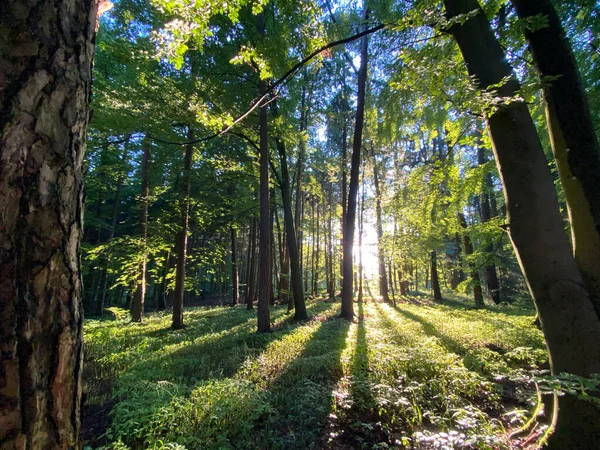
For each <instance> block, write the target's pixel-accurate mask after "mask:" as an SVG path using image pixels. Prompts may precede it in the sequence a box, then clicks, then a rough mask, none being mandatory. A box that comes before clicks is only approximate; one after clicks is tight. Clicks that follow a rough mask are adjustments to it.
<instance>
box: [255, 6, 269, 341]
mask: <svg viewBox="0 0 600 450" xmlns="http://www.w3.org/2000/svg"><path fill="white" fill-rule="evenodd" d="M264 14H265V13H264V11H263V12H262V13H261V14H259V15H258V29H259V32H260V33H261V35H262V36H264V34H265V20H264V19H265V18H264ZM266 91H267V82H266V81H265V80H262V81H261V82H260V84H259V95H261V96H263V95H264V94H265V92H266ZM259 124H260V132H259V134H260V162H259V171H260V220H259V228H260V233H259V246H260V247H259V252H258V257H259V261H258V312H257V316H258V324H257V331H258V332H259V333H265V332H267V331H269V329H270V327H271V323H270V311H269V294H270V293H271V289H272V287H271V283H272V273H271V220H270V219H271V216H270V201H269V136H268V129H267V127H268V122H267V106H266V105H262V106H261V108H260V111H259Z"/></svg>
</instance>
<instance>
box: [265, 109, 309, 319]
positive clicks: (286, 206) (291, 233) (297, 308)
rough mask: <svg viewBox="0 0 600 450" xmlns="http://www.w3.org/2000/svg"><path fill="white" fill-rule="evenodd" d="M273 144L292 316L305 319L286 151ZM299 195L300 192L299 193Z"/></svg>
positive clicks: (280, 146) (279, 142) (282, 143)
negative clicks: (277, 169) (276, 159)
mask: <svg viewBox="0 0 600 450" xmlns="http://www.w3.org/2000/svg"><path fill="white" fill-rule="evenodd" d="M273 108H276V106H273ZM275 111H276V110H275ZM275 145H276V146H277V151H278V153H279V164H280V166H281V197H282V201H283V221H284V228H285V232H286V241H287V250H288V254H289V262H290V265H291V282H292V294H293V302H294V308H293V309H294V318H295V319H297V320H305V319H307V318H308V314H307V312H306V304H305V301H304V290H303V289H302V272H301V269H300V255H299V252H298V240H297V239H296V231H295V228H294V218H293V216H292V201H291V195H290V194H291V192H290V175H289V170H288V165H287V153H286V149H285V143H284V142H283V141H282V140H281V139H276V141H275ZM300 195H302V194H301V193H300Z"/></svg>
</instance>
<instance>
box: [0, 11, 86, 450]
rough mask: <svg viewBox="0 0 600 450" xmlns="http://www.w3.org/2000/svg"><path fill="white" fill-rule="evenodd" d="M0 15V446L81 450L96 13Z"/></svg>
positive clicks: (30, 12)
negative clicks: (86, 163) (83, 257)
mask: <svg viewBox="0 0 600 450" xmlns="http://www.w3.org/2000/svg"><path fill="white" fill-rule="evenodd" d="M57 8H60V9H57ZM0 9H1V13H0V29H2V30H3V32H2V34H1V35H0V67H1V69H0V70H1V72H2V75H1V76H0V78H1V79H2V81H1V82H0V84H1V85H2V88H0V105H1V106H0V133H1V140H0V273H1V274H2V275H1V276H0V345H1V354H2V356H1V357H0V399H1V401H0V403H1V407H0V408H1V412H0V442H1V444H0V445H1V446H2V448H6V449H42V448H52V449H56V450H67V449H71V448H81V441H80V439H79V431H80V399H81V389H82V387H81V370H82V344H83V341H82V340H83V337H82V314H83V311H82V301H81V296H82V281H81V266H80V245H79V242H80V238H81V235H82V232H83V229H82V211H83V167H82V165H83V160H84V153H85V145H86V139H87V137H86V128H87V124H88V118H89V109H88V103H89V98H90V88H91V65H92V59H93V54H94V45H93V42H94V35H95V22H96V3H95V2H92V1H80V0H65V1H63V2H60V3H57V2H55V1H53V0H38V1H35V2H28V3H27V4H26V5H25V4H23V2H22V1H20V0H4V1H3V2H2V6H0Z"/></svg>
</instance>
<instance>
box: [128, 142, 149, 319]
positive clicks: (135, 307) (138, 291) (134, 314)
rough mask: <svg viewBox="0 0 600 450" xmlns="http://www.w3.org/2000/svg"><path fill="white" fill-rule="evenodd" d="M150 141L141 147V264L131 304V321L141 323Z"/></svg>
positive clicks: (144, 289) (144, 290) (143, 296)
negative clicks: (142, 154) (142, 152)
mask: <svg viewBox="0 0 600 450" xmlns="http://www.w3.org/2000/svg"><path fill="white" fill-rule="evenodd" d="M150 146H151V143H150V140H149V139H148V138H144V140H143V141H142V147H143V150H144V156H143V160H142V170H141V176H142V191H141V195H140V224H139V227H140V228H139V230H140V240H141V242H142V262H141V264H140V272H139V276H138V280H137V284H136V288H135V292H134V294H133V298H132V302H131V321H132V322H141V321H142V318H143V317H144V301H145V299H146V253H147V249H146V239H147V237H148V187H149V184H150Z"/></svg>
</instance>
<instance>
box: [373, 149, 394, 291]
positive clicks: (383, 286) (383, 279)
mask: <svg viewBox="0 0 600 450" xmlns="http://www.w3.org/2000/svg"><path fill="white" fill-rule="evenodd" d="M371 158H373V183H374V184H375V218H376V220H377V256H378V259H379V295H381V298H382V300H383V301H384V302H385V303H389V302H390V297H389V293H388V284H387V276H386V272H385V254H384V249H383V224H382V219H381V215H382V214H381V189H380V187H379V173H378V171H377V160H376V159H375V147H374V145H373V143H372V142H371Z"/></svg>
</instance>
